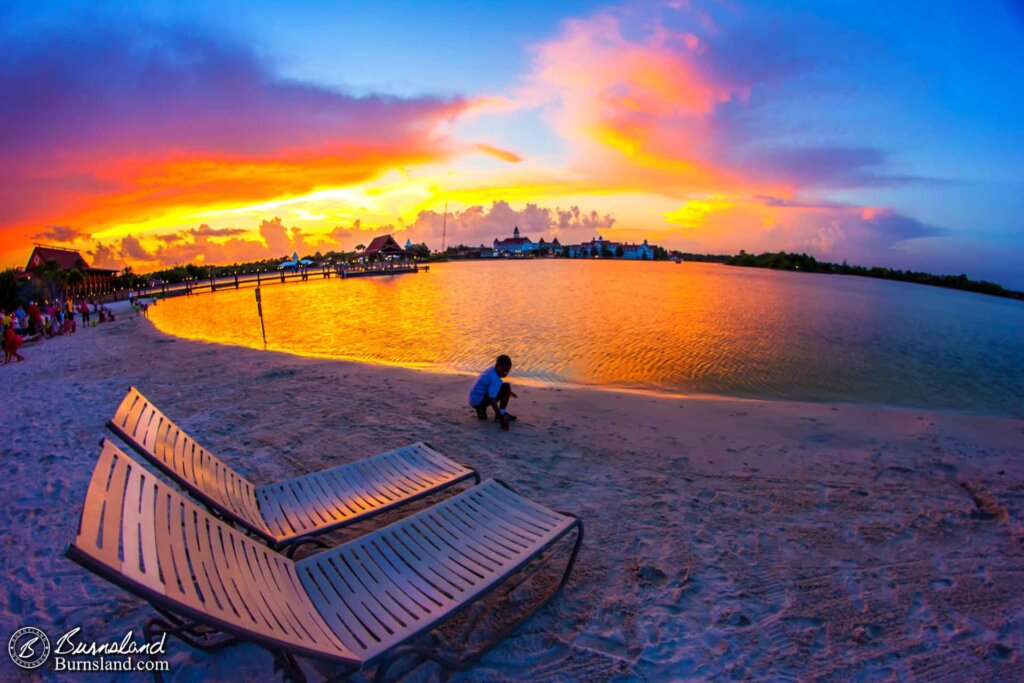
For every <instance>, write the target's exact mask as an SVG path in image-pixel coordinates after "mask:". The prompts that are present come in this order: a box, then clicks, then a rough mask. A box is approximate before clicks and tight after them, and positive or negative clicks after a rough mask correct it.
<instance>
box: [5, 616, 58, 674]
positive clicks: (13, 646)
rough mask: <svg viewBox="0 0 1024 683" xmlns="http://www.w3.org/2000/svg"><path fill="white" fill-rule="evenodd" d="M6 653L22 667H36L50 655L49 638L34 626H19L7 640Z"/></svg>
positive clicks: (43, 662)
mask: <svg viewBox="0 0 1024 683" xmlns="http://www.w3.org/2000/svg"><path fill="white" fill-rule="evenodd" d="M7 653H8V654H10V655H11V659H12V660H14V663H15V664H17V665H18V666H20V667H21V668H22V669H29V670H31V669H38V668H39V667H41V666H42V665H43V664H45V663H46V659H47V658H48V657H49V656H50V639H49V638H47V637H46V634H45V633H43V632H42V631H40V630H39V629H37V628H35V627H34V626H26V627H25V628H19V629H18V630H17V631H15V632H14V635H13V636H11V639H10V640H9V641H7Z"/></svg>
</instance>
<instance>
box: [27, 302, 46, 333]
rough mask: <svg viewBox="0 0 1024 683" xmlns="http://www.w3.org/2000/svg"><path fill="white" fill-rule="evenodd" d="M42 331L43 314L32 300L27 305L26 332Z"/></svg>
mask: <svg viewBox="0 0 1024 683" xmlns="http://www.w3.org/2000/svg"><path fill="white" fill-rule="evenodd" d="M42 331H43V314H42V312H41V311H40V310H39V306H36V302H35V301H32V302H30V303H29V305H28V333H29V334H38V333H40V332H42Z"/></svg>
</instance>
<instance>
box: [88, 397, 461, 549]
mask: <svg viewBox="0 0 1024 683" xmlns="http://www.w3.org/2000/svg"><path fill="white" fill-rule="evenodd" d="M107 426H108V427H109V428H110V429H111V430H112V431H113V432H114V433H115V434H117V435H118V436H119V437H121V438H122V439H123V440H124V441H125V442H126V443H127V444H128V445H130V446H131V447H132V448H133V449H135V450H136V451H138V453H139V454H140V455H142V456H143V457H144V458H146V459H147V460H149V461H150V462H151V463H153V464H154V465H155V466H156V467H157V468H159V469H160V471H161V472H163V473H164V474H166V475H167V476H169V477H170V478H171V479H173V480H174V481H175V482H176V483H177V484H179V485H180V486H181V487H182V488H184V489H185V490H186V491H188V492H189V493H190V494H192V495H193V496H195V497H196V498H197V499H198V500H200V501H202V502H203V503H204V504H205V505H207V506H208V507H210V508H211V509H212V510H214V511H216V512H217V513H218V514H219V515H221V516H223V517H224V518H225V519H227V520H230V521H231V522H233V523H234V524H237V525H239V526H241V527H244V528H245V529H247V530H248V531H250V532H252V533H253V534H256V535H257V536H259V537H260V538H262V539H264V540H265V541H266V542H267V543H269V544H270V545H272V546H273V547H274V548H276V549H278V550H285V549H287V550H288V551H289V552H291V551H294V550H295V549H296V548H297V547H298V546H300V545H301V544H303V543H306V542H310V541H312V542H315V543H319V544H320V545H323V544H322V543H321V542H320V541H318V540H317V539H316V536H317V535H318V534H323V533H326V532H328V531H332V530H335V529H338V528H340V527H343V526H346V525H348V524H352V523H354V522H358V521H360V520H363V519H366V518H368V517H372V516H373V515H376V514H379V513H381V512H384V511H386V510H390V509H391V508H394V507H397V506H399V505H404V504H405V503H408V502H411V501H413V500H416V499H417V498H421V497H423V496H426V495H428V494H430V493H434V492H436V491H440V490H442V489H445V488H447V487H449V486H454V485H455V484H458V483H460V482H463V481H467V480H469V479H473V480H474V483H479V482H480V475H479V474H477V473H476V471H475V470H473V469H472V468H469V467H466V466H465V465H460V464H459V463H457V462H454V461H452V460H449V459H448V458H446V457H445V456H443V455H441V454H440V453H438V452H437V451H436V450H434V449H433V448H431V447H430V446H429V445H428V444H425V443H422V442H421V443H415V444H411V445H409V446H404V447H402V448H398V449H396V450H393V451H388V452H387V453H380V454H378V455H375V456H373V457H371V458H366V459H364V460H358V461H356V462H351V463H346V464H344V465H339V466H337V467H332V468H330V469H326V470H321V471H319V472H312V473H310V474H306V475H304V476H301V477H296V478H294V479H289V480H287V481H282V482H278V483H276V484H267V485H265V486H255V485H254V484H253V483H252V482H250V481H249V480H248V479H246V478H245V477H243V476H242V475H240V474H239V473H238V472H236V471H234V470H233V469H231V468H230V467H228V466H227V465H225V464H224V463H223V462H222V461H221V460H219V459H217V458H216V457H215V456H213V455H212V454H210V452H209V451H207V450H206V449H205V448H203V447H201V446H200V445H199V444H197V443H196V442H195V440H194V439H192V437H190V436H189V435H188V434H186V433H185V432H184V431H183V430H182V429H181V428H180V427H178V425H176V424H174V422H172V421H171V420H169V419H167V417H166V416H165V415H164V414H163V413H162V412H160V411H159V410H157V408H156V407H155V406H154V405H153V404H152V403H151V402H150V401H149V400H148V399H147V398H146V397H145V396H143V395H142V394H141V393H139V390H138V389H136V388H135V387H132V388H131V389H129V390H128V394H127V395H126V396H125V397H124V400H123V401H121V405H120V406H119V407H118V409H117V413H116V414H115V415H114V419H113V420H111V421H110V422H108V423H107Z"/></svg>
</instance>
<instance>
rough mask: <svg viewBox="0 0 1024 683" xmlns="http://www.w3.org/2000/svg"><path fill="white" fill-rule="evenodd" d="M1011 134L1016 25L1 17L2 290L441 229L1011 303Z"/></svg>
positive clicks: (982, 15)
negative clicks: (776, 259) (22, 281)
mask: <svg viewBox="0 0 1024 683" xmlns="http://www.w3.org/2000/svg"><path fill="white" fill-rule="evenodd" d="M360 4H362V5H363V6H359V5H360ZM1022 109H1024V2H1022V1H1021V0H1012V1H1010V0H993V1H992V2H985V3H963V2H956V1H946V0H935V1H933V2H927V3H926V2H892V3H863V2H855V1H853V0H849V1H848V0H832V1H830V2H820V1H814V2H811V1H807V2H800V1H784V0H775V1H772V2H740V1H737V0H704V1H702V0H673V1H670V2H625V3H610V4H598V3H591V2H577V1H574V0H570V1H567V2H558V3H551V2H532V1H523V2H517V3H508V4H505V3H475V2H473V3H469V2H465V3H417V2H408V3H403V2H386V1H385V2H375V3H372V5H371V4H370V3H340V2H338V3H328V2H309V3H301V2H294V3H270V2H259V1H248V2H236V1H234V0H228V1H225V2H218V3H209V2H199V1H196V0H175V1H174V2H160V1H157V2H148V3H145V4H144V6H138V7H132V6H129V5H122V4H118V3H95V2H45V1H44V2H39V1H33V2H19V1H15V2H0V236H2V242H0V266H2V267H11V266H14V267H23V266H24V264H25V262H26V261H27V258H28V255H29V252H30V251H31V248H32V244H33V242H41V243H46V244H55V245H61V246H67V247H69V248H75V249H79V250H80V251H81V252H82V254H83V255H84V256H85V257H86V260H88V261H89V262H90V263H91V264H92V265H95V266H102V267H118V268H119V267H122V266H125V265H130V266H132V267H133V268H134V269H135V270H136V271H137V272H146V271H151V270H155V269H158V268H162V267H165V266H168V265H173V264H178V263H190V262H191V263H206V264H230V263H234V262H239V261H246V260H253V259H260V258H272V257H278V256H284V255H290V254H291V253H292V252H295V251H297V252H299V253H300V254H309V253H314V252H316V251H328V250H332V249H345V250H351V249H353V248H354V247H355V246H356V245H358V244H366V243H368V242H369V241H370V240H371V239H372V238H373V237H374V236H376V235H378V234H384V233H388V232H391V233H394V235H395V237H396V238H397V239H398V240H399V241H400V242H403V243H404V242H405V241H406V240H407V239H411V240H412V241H413V242H426V243H427V244H428V245H429V246H431V247H432V248H434V249H437V248H440V247H441V241H442V229H443V225H444V224H445V222H447V237H446V240H447V244H448V245H452V244H460V243H463V244H470V245H479V244H490V243H491V242H492V241H493V239H494V238H496V237H498V238H500V237H505V236H508V235H509V234H510V233H511V232H512V229H513V227H514V226H516V225H518V226H519V228H520V229H521V231H522V232H523V233H524V234H526V235H528V236H530V237H532V238H533V239H535V240H536V239H539V238H541V237H544V238H545V239H548V240H550V239H553V238H554V237H558V238H559V240H560V241H561V242H563V243H572V242H578V241H582V240H589V239H590V238H591V237H593V236H596V235H601V236H604V237H605V238H608V239H614V240H620V241H627V242H640V241H643V240H644V239H647V240H649V241H651V242H653V243H656V244H661V245H663V246H666V247H668V248H675V249H681V250H683V251H693V252H704V253H735V252H737V251H739V250H741V249H744V250H746V251H748V252H761V251H777V250H787V251H799V252H807V253H810V254H813V255H814V256H816V257H818V258H821V259H826V260H831V261H844V260H845V261H848V262H849V263H857V264H863V265H871V266H874V265H877V266H886V267H894V268H910V269H915V270H927V271H931V272H936V273H954V274H960V273H966V274H967V275H968V276H970V277H972V278H976V279H987V280H992V281H995V282H999V283H1001V284H1004V285H1005V286H1009V287H1014V288H1018V289H1024V267H1022V266H1021V264H1022V263H1024V116H1022V115H1021V112H1022ZM446 205H447V210H448V214H447V221H446V219H445V206H446Z"/></svg>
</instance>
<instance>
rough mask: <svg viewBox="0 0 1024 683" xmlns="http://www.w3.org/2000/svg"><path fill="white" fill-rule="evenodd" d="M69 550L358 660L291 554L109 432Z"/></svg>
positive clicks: (159, 595)
mask: <svg viewBox="0 0 1024 683" xmlns="http://www.w3.org/2000/svg"><path fill="white" fill-rule="evenodd" d="M67 554H68V556H69V557H70V558H71V559H73V560H75V561H76V562H78V563H79V564H81V565H83V566H85V567H86V568H88V569H90V570H91V571H93V572H95V573H97V574H99V575H100V576H103V577H104V578H106V579H108V580H110V581H111V582H113V583H115V584H117V585H119V586H121V587H123V588H126V589H127V590H129V591H131V592H133V593H135V594H137V595H139V596H141V597H143V598H145V599H146V600H148V601H149V602H151V603H153V604H154V605H156V606H157V607H160V608H162V609H166V610H169V611H172V612H174V613H176V614H179V615H182V616H184V617H186V618H189V619H194V620H197V621H199V622H200V623H204V624H208V625H211V626H214V627H216V628H218V629H220V630H222V631H224V632H226V633H231V634H234V635H239V636H242V637H245V638H248V639H251V640H254V641H256V642H259V643H260V644H263V645H265V646H267V647H270V648H271V649H285V650H288V651H291V652H296V653H299V654H305V655H308V656H312V657H319V658H325V659H331V660H335V661H343V662H346V663H349V664H353V663H357V662H358V659H357V657H356V656H355V655H354V654H353V653H352V651H351V650H350V649H349V648H347V647H346V646H345V644H344V643H343V642H342V641H341V640H340V639H339V638H338V637H337V635H335V633H334V632H333V631H332V630H331V629H330V628H329V627H328V626H327V624H326V622H324V620H323V618H322V617H321V616H320V613H319V612H318V611H317V609H316V607H315V606H314V605H313V603H312V602H311V601H310V599H309V596H308V595H307V594H306V592H305V590H304V589H303V587H302V583H301V582H300V581H299V578H298V576H297V574H296V571H295V564H294V562H292V560H290V559H288V558H287V557H284V556H283V555H281V554H279V553H276V552H274V551H273V550H270V549H269V548H267V547H266V546H265V545H263V544H262V543H260V542H259V541H257V540H256V539H253V538H250V537H248V536H246V535H245V534H243V533H241V532H240V531H238V530H237V529H234V528H232V527H231V526H230V525H228V524H226V523H225V522H222V521H220V520H218V519H217V518H216V517H214V516H212V515H211V514H210V513H209V512H207V511H206V510H204V509H203V508H202V507H200V506H198V505H196V504H195V503H194V502H192V501H191V500H189V499H187V498H186V497H185V496H184V495H182V494H181V493H179V492H178V491H176V490H174V489H173V488H172V487H171V486H169V485H167V484H165V483H164V482H162V481H160V480H159V479H158V478H157V477H156V476H155V475H154V474H152V473H151V472H149V471H148V470H146V468H144V467H143V466H141V465H140V464H139V463H137V462H136V461H135V460H133V459H132V458H131V457H129V456H128V455H125V453H124V452H122V451H121V450H120V449H119V448H117V446H115V445H114V444H112V443H111V442H109V441H106V440H104V443H103V452H102V453H101V454H100V458H99V461H98V462H97V463H96V469H95V470H94V471H93V476H92V481H91V482H90V483H89V491H88V493H87V495H86V499H85V505H84V507H83V508H82V519H81V523H80V525H79V532H78V536H77V537H76V538H75V540H74V542H73V543H71V545H69V547H68V552H67Z"/></svg>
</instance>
